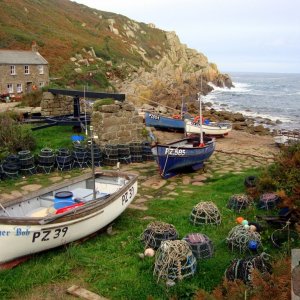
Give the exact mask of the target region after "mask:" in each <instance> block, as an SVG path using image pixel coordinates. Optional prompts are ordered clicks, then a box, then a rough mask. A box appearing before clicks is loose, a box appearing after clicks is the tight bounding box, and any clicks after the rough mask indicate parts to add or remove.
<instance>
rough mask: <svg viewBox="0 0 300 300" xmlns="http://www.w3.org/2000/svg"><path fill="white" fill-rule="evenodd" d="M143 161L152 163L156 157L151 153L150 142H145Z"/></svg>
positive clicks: (143, 144)
mask: <svg viewBox="0 0 300 300" xmlns="http://www.w3.org/2000/svg"><path fill="white" fill-rule="evenodd" d="M142 147H143V161H151V160H154V156H153V154H152V151H151V146H150V143H149V142H143V143H142Z"/></svg>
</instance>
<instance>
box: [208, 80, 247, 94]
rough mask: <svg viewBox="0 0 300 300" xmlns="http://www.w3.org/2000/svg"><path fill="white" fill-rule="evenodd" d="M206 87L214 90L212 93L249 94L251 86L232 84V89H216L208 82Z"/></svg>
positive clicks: (240, 83) (216, 87)
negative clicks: (208, 86)
mask: <svg viewBox="0 0 300 300" xmlns="http://www.w3.org/2000/svg"><path fill="white" fill-rule="evenodd" d="M208 85H210V86H211V87H212V88H213V89H214V90H213V91H212V93H219V92H221V93H249V92H251V89H250V87H251V85H250V84H248V83H242V82H233V85H234V87H232V88H228V87H218V86H216V85H214V84H213V83H212V82H209V83H208Z"/></svg>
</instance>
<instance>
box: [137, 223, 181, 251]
mask: <svg viewBox="0 0 300 300" xmlns="http://www.w3.org/2000/svg"><path fill="white" fill-rule="evenodd" d="M178 236H179V235H178V233H177V231H176V228H175V227H174V225H172V224H168V223H164V222H160V221H155V222H152V223H150V224H148V226H147V228H146V229H145V231H144V232H143V234H142V236H141V240H142V241H143V243H144V244H145V247H146V248H149V247H150V248H153V249H158V248H159V246H160V245H161V243H162V241H165V240H177V239H178Z"/></svg>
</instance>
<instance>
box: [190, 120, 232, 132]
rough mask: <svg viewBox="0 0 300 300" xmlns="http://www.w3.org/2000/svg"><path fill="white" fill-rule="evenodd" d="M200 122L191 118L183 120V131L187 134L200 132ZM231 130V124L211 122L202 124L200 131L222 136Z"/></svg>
mask: <svg viewBox="0 0 300 300" xmlns="http://www.w3.org/2000/svg"><path fill="white" fill-rule="evenodd" d="M200 130H201V129H200V124H199V123H195V122H193V121H191V120H186V122H185V132H186V133H187V134H200ZM231 130H232V126H231V124H224V123H211V125H207V124H202V131H203V134H205V135H213V136H224V135H227V134H228V133H229V132H230V131H231Z"/></svg>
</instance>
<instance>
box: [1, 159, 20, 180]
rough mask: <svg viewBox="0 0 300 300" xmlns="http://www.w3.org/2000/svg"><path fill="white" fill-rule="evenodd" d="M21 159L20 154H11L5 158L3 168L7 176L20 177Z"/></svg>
mask: <svg viewBox="0 0 300 300" xmlns="http://www.w3.org/2000/svg"><path fill="white" fill-rule="evenodd" d="M20 168H21V165H20V159H19V157H18V155H13V154H12V155H9V156H7V157H6V158H5V160H4V162H3V164H2V169H3V172H4V174H5V177H6V178H11V179H15V178H18V176H19V172H20Z"/></svg>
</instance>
